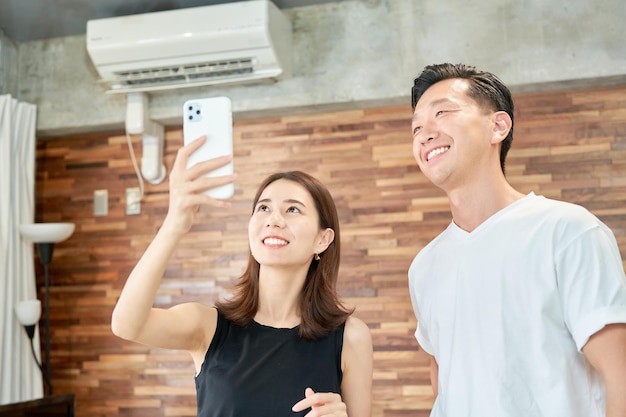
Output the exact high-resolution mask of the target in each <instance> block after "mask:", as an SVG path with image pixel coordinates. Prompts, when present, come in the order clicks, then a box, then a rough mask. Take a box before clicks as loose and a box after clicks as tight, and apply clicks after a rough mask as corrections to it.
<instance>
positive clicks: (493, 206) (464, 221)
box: [447, 177, 524, 232]
mask: <svg viewBox="0 0 626 417" xmlns="http://www.w3.org/2000/svg"><path fill="white" fill-rule="evenodd" d="M447 194H448V200H449V202H450V210H451V212H452V219H453V220H454V223H455V224H456V225H457V226H458V227H460V228H461V229H463V230H465V231H466V232H472V231H473V230H474V229H476V228H477V227H478V226H480V225H481V224H482V223H483V222H484V221H485V220H487V219H488V218H490V217H491V216H493V215H494V214H496V213H497V212H499V211H500V210H502V209H503V208H505V207H507V206H509V205H510V204H512V203H514V202H516V201H517V200H519V199H521V198H523V197H524V194H522V193H520V192H519V191H517V190H516V189H514V188H513V187H512V186H511V185H510V184H509V183H508V182H507V181H506V180H505V179H504V177H502V178H498V179H497V180H495V181H490V182H488V183H480V184H472V185H465V186H464V187H460V188H458V189H454V190H451V191H449V192H448V193H447Z"/></svg>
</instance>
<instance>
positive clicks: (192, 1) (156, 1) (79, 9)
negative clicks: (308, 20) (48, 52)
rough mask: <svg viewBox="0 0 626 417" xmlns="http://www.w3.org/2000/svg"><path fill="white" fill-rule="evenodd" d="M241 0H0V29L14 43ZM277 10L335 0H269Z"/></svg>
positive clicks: (81, 32) (70, 33)
mask: <svg viewBox="0 0 626 417" xmlns="http://www.w3.org/2000/svg"><path fill="white" fill-rule="evenodd" d="M235 1H241V0H0V30H2V33H4V35H6V36H8V37H9V38H11V39H13V40H15V41H17V42H26V41H32V40H41V39H47V38H57V37H62V36H71V35H80V34H84V33H85V30H86V26H87V21H88V20H90V19H100V18H104V17H113V16H126V15H131V14H139V13H150V12H157V11H163V10H173V9H183V8H186V7H197V6H208V5H214V4H220V3H232V2H235ZM272 1H273V2H274V4H276V5H277V6H278V7H279V8H281V9H286V8H291V7H303V6H310V5H314V4H321V3H331V2H333V1H338V0H272Z"/></svg>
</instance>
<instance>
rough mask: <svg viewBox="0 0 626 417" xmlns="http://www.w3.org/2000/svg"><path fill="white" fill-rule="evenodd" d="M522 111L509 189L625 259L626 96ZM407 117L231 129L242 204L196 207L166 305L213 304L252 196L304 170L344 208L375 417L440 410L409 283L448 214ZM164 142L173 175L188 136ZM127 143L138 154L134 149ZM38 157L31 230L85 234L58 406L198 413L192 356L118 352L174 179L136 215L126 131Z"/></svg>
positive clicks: (72, 244) (347, 273)
mask: <svg viewBox="0 0 626 417" xmlns="http://www.w3.org/2000/svg"><path fill="white" fill-rule="evenodd" d="M516 103H517V112H516V113H517V123H516V128H515V130H516V139H515V142H514V144H513V149H512V151H511V153H510V158H509V162H508V177H509V179H510V181H511V182H512V183H513V184H514V185H515V186H516V187H518V188H519V189H520V190H521V191H524V192H528V191H531V190H534V191H536V192H537V193H540V194H544V195H546V196H549V197H555V198H561V199H565V200H568V201H571V202H575V203H580V204H582V205H584V206H586V207H588V208H589V209H590V210H592V211H593V212H594V213H595V214H596V215H598V216H599V217H600V218H602V219H603V220H604V221H606V222H607V224H608V225H609V226H610V227H611V228H612V229H613V230H614V232H615V234H616V235H617V238H618V240H619V245H620V248H621V251H622V256H624V255H626V234H625V232H626V204H625V203H626V201H625V200H626V86H624V87H621V88H613V89H597V90H581V91H573V92H563V93H552V94H534V95H523V96H517V97H516ZM410 117H411V112H410V108H409V106H408V105H407V106H406V107H391V108H376V109H368V110H353V111H340V112H333V113H322V114H308V115H301V116H289V117H283V118H278V117H277V118H266V119H259V120H236V121H235V128H234V135H235V167H236V170H237V172H238V173H239V178H238V181H237V183H236V195H235V197H234V199H233V201H234V204H233V207H232V208H231V209H228V210H216V209H203V210H201V212H200V215H199V219H198V223H197V225H196V226H195V227H194V228H193V230H192V231H191V232H190V233H189V235H188V236H187V237H186V239H185V240H184V242H183V243H182V244H181V245H180V247H179V249H178V251H177V252H176V254H175V256H174V257H173V259H172V260H171V263H170V266H169V268H168V270H167V273H166V277H165V279H164V281H163V285H162V289H161V291H160V295H159V297H158V300H157V304H158V305H159V306H168V305H170V304H172V303H179V302H183V301H191V300H196V301H202V302H204V303H209V304H210V303H212V302H213V301H214V300H216V299H217V298H218V297H220V296H222V295H224V294H225V292H226V291H228V285H229V283H230V282H231V281H232V279H233V278H235V277H237V276H238V274H239V273H241V271H242V270H243V268H244V264H245V260H246V256H247V237H246V227H247V220H248V216H249V212H250V209H251V201H250V200H251V198H252V197H253V194H254V191H255V189H256V186H257V184H258V183H259V182H260V180H261V179H262V177H265V176H266V175H268V174H270V173H272V172H274V171H278V170H291V169H300V170H305V171H308V172H310V173H311V174H313V175H315V176H317V177H318V178H319V179H321V180H322V181H323V182H324V183H325V184H326V185H327V186H328V187H329V188H330V190H331V192H332V194H333V195H334V197H335V199H336V201H337V205H338V209H339V214H340V219H341V224H342V230H341V232H342V240H343V242H342V250H343V264H342V267H341V279H340V283H339V289H340V292H341V294H342V296H343V297H344V299H345V301H346V302H347V304H349V305H355V306H356V313H355V314H356V315H357V316H358V317H360V318H362V319H363V320H365V322H366V323H367V324H368V325H369V326H370V328H371V330H372V334H373V339H374V344H375V374H374V378H375V381H374V404H373V410H374V412H373V416H374V417H383V416H384V417H401V416H409V415H410V416H418V417H419V416H427V415H428V409H429V408H430V406H431V404H432V400H433V399H432V394H431V389H430V386H429V381H428V366H427V363H426V361H425V360H424V356H423V355H422V354H421V353H420V352H419V351H418V349H417V345H416V342H415V340H414V338H413V335H412V334H413V331H414V328H415V325H416V322H415V319H414V317H413V313H412V310H411V304H410V300H409V296H408V292H407V278H406V271H407V268H408V266H409V264H410V262H411V260H412V258H413V256H414V255H415V253H416V252H417V251H418V250H419V249H420V248H422V247H423V246H424V245H425V244H426V243H427V242H428V241H429V240H430V239H431V238H433V237H434V236H435V235H436V234H437V233H439V232H440V231H441V230H442V229H443V228H444V227H445V226H446V225H447V224H448V222H449V221H450V215H449V211H448V206H447V202H446V199H445V197H444V196H443V194H442V193H441V192H440V191H439V190H437V189H435V188H433V187H432V186H431V185H430V184H429V183H428V182H427V181H426V180H425V178H424V177H423V176H422V175H421V174H420V173H419V172H418V170H417V168H416V165H415V162H414V160H413V157H412V151H411V136H410V129H409V123H410V122H409V120H410ZM166 136H167V138H166V149H165V164H166V166H167V167H168V170H169V168H170V167H171V165H172V161H173V159H174V156H175V153H176V150H177V149H178V148H179V146H180V145H181V142H182V140H181V129H180V128H173V129H168V131H167V133H166ZM133 143H134V145H133V147H134V150H135V153H136V154H137V156H138V157H139V156H140V153H141V147H140V145H139V143H138V141H137V140H134V141H133ZM37 146H38V149H37V184H36V219H37V221H39V222H55V221H71V222H75V223H76V232H75V233H74V235H73V236H71V238H70V239H69V240H67V241H65V242H61V243H59V244H57V246H56V248H55V252H54V257H53V261H52V264H51V268H50V273H51V277H52V289H51V327H52V331H51V335H52V370H53V375H52V382H53V386H54V389H55V393H64V392H67V393H69V392H72V393H76V415H77V416H78V417H87V416H89V417H97V416H107V417H110V416H148V415H149V416H167V417H174V416H193V415H195V391H194V381H193V373H194V371H193V367H192V364H191V360H190V358H189V357H187V355H186V354H185V353H181V352H176V351H163V350H158V349H149V348H147V347H144V346H141V345H138V344H133V343H128V342H124V341H122V340H119V339H117V338H115V337H114V336H113V335H112V334H111V331H110V327H109V320H110V314H111V311H112V308H113V306H114V303H115V301H116V299H117V297H118V295H119V293H120V290H121V288H122V285H123V283H124V281H125V279H126V277H127V275H128V273H129V271H130V270H131V268H132V267H133V265H134V264H135V262H136V261H137V260H138V258H139V256H140V255H141V253H142V252H143V250H144V249H145V248H146V246H147V245H148V243H149V241H150V239H151V238H152V236H153V235H154V233H155V231H156V230H157V228H158V227H159V225H160V222H161V221H162V219H163V217H164V215H165V213H166V210H167V202H168V196H167V181H166V182H164V183H162V184H160V185H150V184H147V185H146V195H145V198H144V200H143V201H142V206H141V215H138V216H137V215H135V216H126V215H125V214H124V199H125V189H126V188H127V187H136V186H137V178H136V177H135V173H134V170H133V167H132V163H131V159H130V158H129V151H128V148H127V142H126V138H125V136H124V134H123V133H119V132H113V133H108V134H86V135H78V136H71V137H60V138H55V139H54V140H40V141H38V145H37ZM98 189H107V190H108V192H109V200H110V204H109V214H108V216H105V217H94V216H93V193H94V190H98ZM451 261H453V258H451ZM36 265H37V274H38V282H39V284H40V285H41V283H42V275H43V273H42V269H41V266H40V265H39V262H38V261H36ZM41 295H42V293H41V291H40V296H41Z"/></svg>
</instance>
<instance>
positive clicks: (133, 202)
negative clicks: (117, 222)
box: [126, 187, 141, 214]
mask: <svg viewBox="0 0 626 417" xmlns="http://www.w3.org/2000/svg"><path fill="white" fill-rule="evenodd" d="M140 213H141V195H140V194H139V188H138V187H134V188H127V189H126V214H140Z"/></svg>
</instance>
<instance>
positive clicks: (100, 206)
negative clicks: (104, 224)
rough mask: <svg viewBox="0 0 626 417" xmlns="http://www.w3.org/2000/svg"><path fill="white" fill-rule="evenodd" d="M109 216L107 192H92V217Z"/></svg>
mask: <svg viewBox="0 0 626 417" xmlns="http://www.w3.org/2000/svg"><path fill="white" fill-rule="evenodd" d="M107 214H109V191H108V190H94V192H93V215H94V216H106V215H107Z"/></svg>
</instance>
